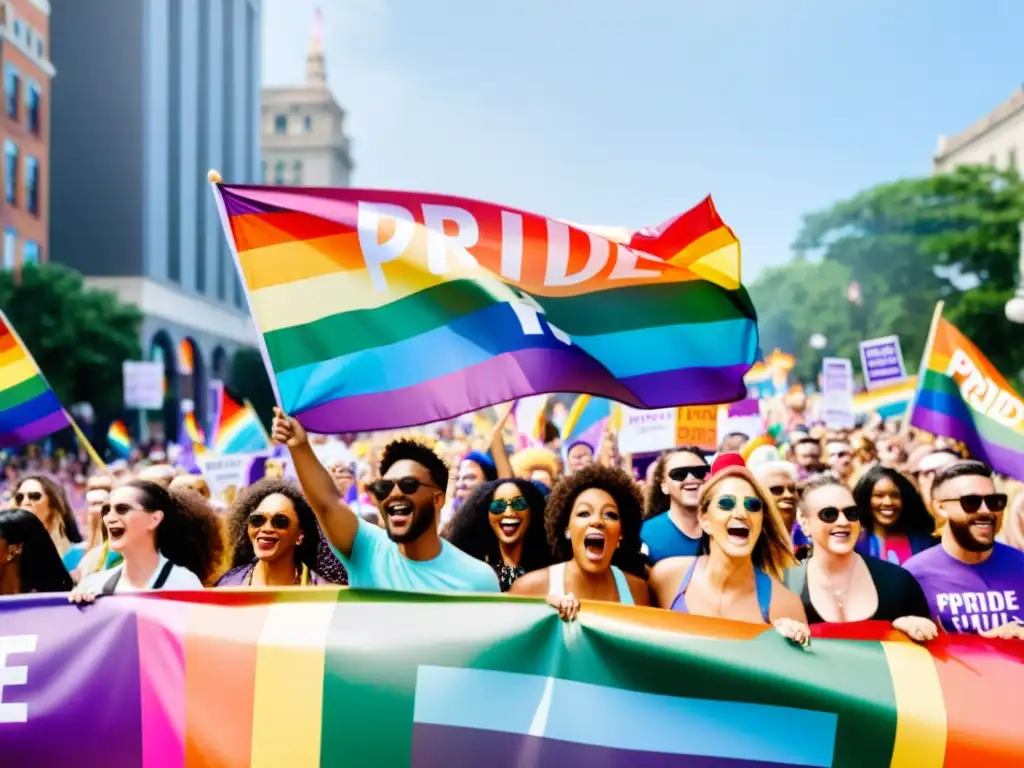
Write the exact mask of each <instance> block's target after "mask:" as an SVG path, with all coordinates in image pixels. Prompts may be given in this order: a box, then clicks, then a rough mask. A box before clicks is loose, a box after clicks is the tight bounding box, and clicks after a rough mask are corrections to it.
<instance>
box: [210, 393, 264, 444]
mask: <svg viewBox="0 0 1024 768" xmlns="http://www.w3.org/2000/svg"><path fill="white" fill-rule="evenodd" d="M219 413H220V421H219V423H218V424H217V428H216V430H215V431H214V435H213V441H212V444H211V447H212V448H213V450H214V451H215V452H216V453H221V454H228V453H247V452H251V451H262V450H264V449H266V448H269V447H270V440H269V439H268V438H267V433H266V431H265V430H264V429H263V424H262V423H261V422H260V417H259V416H257V415H256V411H254V410H253V408H252V406H251V405H250V404H249V403H248V402H246V401H245V400H244V399H242V398H241V397H239V396H238V395H236V394H235V393H233V392H232V391H231V390H230V389H228V388H227V387H223V388H222V389H221V391H220V409H219Z"/></svg>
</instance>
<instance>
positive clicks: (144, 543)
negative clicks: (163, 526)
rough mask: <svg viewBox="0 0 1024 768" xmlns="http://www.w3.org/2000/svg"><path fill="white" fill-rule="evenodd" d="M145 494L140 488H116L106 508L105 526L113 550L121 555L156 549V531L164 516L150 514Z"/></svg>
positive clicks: (161, 514)
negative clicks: (144, 502) (144, 497)
mask: <svg viewBox="0 0 1024 768" xmlns="http://www.w3.org/2000/svg"><path fill="white" fill-rule="evenodd" d="M142 501H143V494H142V492H141V491H139V490H138V489H137V488H132V487H131V486H125V487H123V488H116V489H115V490H114V491H113V492H111V494H110V498H109V499H107V502H106V503H105V504H104V505H103V524H104V525H105V526H106V527H107V536H108V538H109V541H110V549H111V550H112V551H114V552H120V553H121V554H125V553H129V552H133V551H137V550H139V549H142V548H147V547H151V548H153V549H155V548H156V531H157V528H158V527H159V526H160V523H161V522H162V521H163V519H164V515H163V512H147V511H146V509H145V508H144V507H143V506H142Z"/></svg>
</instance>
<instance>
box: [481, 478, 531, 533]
mask: <svg viewBox="0 0 1024 768" xmlns="http://www.w3.org/2000/svg"><path fill="white" fill-rule="evenodd" d="M488 517H489V520H490V523H491V530H493V531H494V535H495V536H497V537H498V541H500V542H501V543H502V544H504V545H506V546H515V545H516V544H518V543H519V542H521V541H522V540H523V537H524V536H526V529H527V527H528V526H529V525H530V505H529V503H528V502H527V501H526V498H525V497H524V496H523V494H522V493H521V492H520V490H519V488H518V487H517V486H516V485H515V484H514V483H502V484H501V485H499V486H498V487H497V489H496V490H495V491H494V497H493V498H492V499H491V507H490V514H489V515H488Z"/></svg>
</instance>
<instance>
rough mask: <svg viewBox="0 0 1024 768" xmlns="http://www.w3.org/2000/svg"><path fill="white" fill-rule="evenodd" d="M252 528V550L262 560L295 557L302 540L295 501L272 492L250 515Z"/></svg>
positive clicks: (250, 526)
mask: <svg viewBox="0 0 1024 768" xmlns="http://www.w3.org/2000/svg"><path fill="white" fill-rule="evenodd" d="M248 529H249V530H248V533H249V541H250V542H251V543H252V551H253V552H255V553H256V557H257V558H259V559H260V560H267V561H269V562H275V561H277V560H280V559H281V558H282V557H291V558H294V557H295V547H296V546H297V545H298V544H300V543H301V542H302V529H301V528H300V527H299V515H298V514H297V513H296V511H295V505H294V504H293V503H292V500H291V499H289V498H288V497H287V496H285V495H284V494H281V493H272V494H270V495H269V496H267V497H266V498H265V499H263V501H261V502H260V504H259V506H258V507H256V509H255V510H253V512H252V513H251V514H250V515H249V521H248Z"/></svg>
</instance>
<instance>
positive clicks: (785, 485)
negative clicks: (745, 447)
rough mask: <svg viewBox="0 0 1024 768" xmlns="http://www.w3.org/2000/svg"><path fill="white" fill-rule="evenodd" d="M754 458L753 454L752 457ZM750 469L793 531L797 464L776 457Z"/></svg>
mask: <svg viewBox="0 0 1024 768" xmlns="http://www.w3.org/2000/svg"><path fill="white" fill-rule="evenodd" d="M765 447H768V446H765ZM758 450H760V449H758ZM755 453H756V452H755ZM776 456H778V453H776ZM753 458H754V457H753V456H751V459H753ZM750 469H751V471H752V472H753V473H754V477H756V478H757V481H758V482H759V483H761V485H763V486H764V487H765V488H767V489H768V492H769V493H770V494H771V495H772V500H773V501H774V502H775V506H776V507H777V508H778V510H779V514H780V515H782V520H783V521H784V522H785V524H786V530H787V531H788V532H792V530H793V526H794V524H795V523H796V505H797V500H798V498H799V496H798V494H797V489H796V465H795V464H792V463H790V462H788V461H782V460H781V459H776V460H775V461H764V462H761V463H759V464H755V465H753V466H751V468H750Z"/></svg>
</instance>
